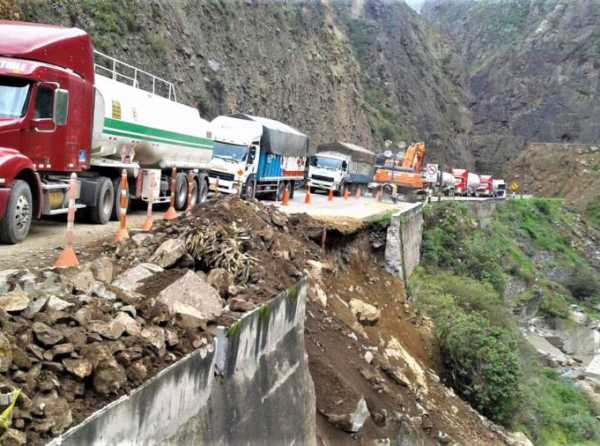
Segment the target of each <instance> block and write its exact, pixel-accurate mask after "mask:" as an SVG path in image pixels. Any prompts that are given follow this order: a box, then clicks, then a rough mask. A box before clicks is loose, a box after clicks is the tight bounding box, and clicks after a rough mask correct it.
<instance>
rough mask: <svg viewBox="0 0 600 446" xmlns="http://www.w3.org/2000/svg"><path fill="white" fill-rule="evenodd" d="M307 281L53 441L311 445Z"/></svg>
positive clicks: (69, 444) (69, 445)
mask: <svg viewBox="0 0 600 446" xmlns="http://www.w3.org/2000/svg"><path fill="white" fill-rule="evenodd" d="M306 291H307V285H306V282H305V281H302V282H300V283H299V284H298V285H297V286H296V287H294V288H292V289H290V290H288V291H287V292H285V293H282V294H281V295H279V296H278V297H276V298H275V299H273V300H272V301H271V302H269V303H268V304H266V305H265V306H263V307H261V308H259V309H257V310H255V311H253V312H251V313H249V314H247V315H245V317H244V318H243V319H242V320H240V322H238V323H237V324H236V325H234V326H233V327H231V328H229V329H228V330H225V329H224V328H221V329H219V332H218V334H217V337H216V339H215V341H214V344H212V345H210V346H208V347H207V348H202V349H200V350H197V351H195V352H193V353H191V354H189V355H188V356H186V357H184V358H182V359H181V360H179V361H178V362H176V363H175V364H173V365H172V366H170V367H168V368H167V369H165V370H163V371H161V372H160V373H159V374H158V375H157V376H155V377H154V378H152V379H151V380H149V381H147V382H146V383H145V384H144V385H142V386H141V387H140V388H138V389H136V390H135V391H134V392H132V393H131V394H130V395H128V396H125V397H122V398H121V399H119V400H117V401H115V402H113V403H111V404H110V405H108V406H106V407H105V408H103V409H101V410H100V411H98V412H96V413H94V414H93V415H92V416H90V417H89V418H87V419H86V420H85V421H83V422H82V423H80V424H79V425H77V426H75V427H74V428H72V429H71V430H69V431H68V432H66V433H65V434H63V435H62V436H61V437H59V438H56V439H54V440H53V441H52V442H50V443H49V444H50V445H52V446H58V445H64V446H79V445H82V444H94V445H131V444H136V445H154V444H160V445H170V444H172V445H184V444H185V445H187V444H210V445H231V444H235V445H258V444H265V445H266V444H278V445H293V444H296V445H300V444H302V445H314V444H316V420H315V393H314V385H313V382H312V378H311V376H310V372H309V370H308V361H307V358H306V354H305V349H304V310H305V298H306Z"/></svg>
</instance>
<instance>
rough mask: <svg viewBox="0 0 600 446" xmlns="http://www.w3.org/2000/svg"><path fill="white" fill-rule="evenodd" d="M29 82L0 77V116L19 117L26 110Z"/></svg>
mask: <svg viewBox="0 0 600 446" xmlns="http://www.w3.org/2000/svg"><path fill="white" fill-rule="evenodd" d="M29 89H30V84H29V83H28V82H26V81H23V80H20V79H11V78H7V77H0V118H20V117H22V116H23V115H25V112H26V111H27V102H28V99H29Z"/></svg>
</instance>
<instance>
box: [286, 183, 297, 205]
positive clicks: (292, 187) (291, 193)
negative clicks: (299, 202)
mask: <svg viewBox="0 0 600 446" xmlns="http://www.w3.org/2000/svg"><path fill="white" fill-rule="evenodd" d="M295 189H296V182H295V181H290V188H289V189H288V191H289V193H290V200H293V199H294V190H295Z"/></svg>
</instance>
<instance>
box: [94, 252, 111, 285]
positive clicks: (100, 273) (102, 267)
mask: <svg viewBox="0 0 600 446" xmlns="http://www.w3.org/2000/svg"><path fill="white" fill-rule="evenodd" d="M90 269H91V271H92V273H93V274H94V277H95V278H96V280H99V281H101V282H104V283H110V282H111V281H112V279H113V270H114V268H113V263H112V261H111V260H110V259H109V258H108V257H100V258H98V259H96V260H94V261H93V262H92V263H91V264H90Z"/></svg>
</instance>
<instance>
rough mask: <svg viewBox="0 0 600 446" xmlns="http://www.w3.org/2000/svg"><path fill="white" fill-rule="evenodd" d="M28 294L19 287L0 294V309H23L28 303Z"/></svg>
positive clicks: (14, 310) (8, 311)
mask: <svg viewBox="0 0 600 446" xmlns="http://www.w3.org/2000/svg"><path fill="white" fill-rule="evenodd" d="M29 301H30V299H29V296H28V295H27V293H25V292H24V291H23V290H21V289H20V288H17V289H15V290H13V291H11V292H10V293H7V294H5V295H4V296H0V309H2V310H4V311H6V312H7V313H12V312H19V311H23V310H25V309H26V308H27V306H28V305H29Z"/></svg>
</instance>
